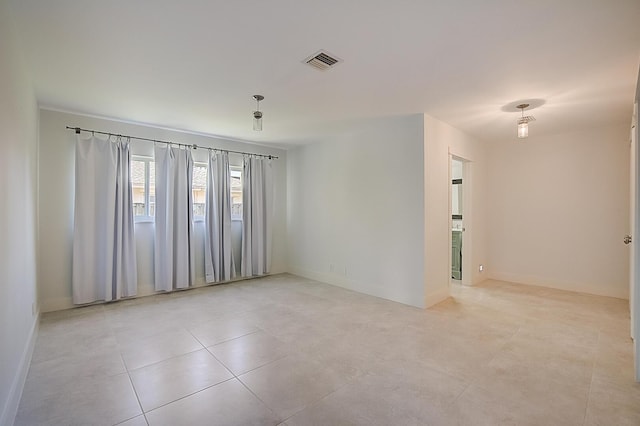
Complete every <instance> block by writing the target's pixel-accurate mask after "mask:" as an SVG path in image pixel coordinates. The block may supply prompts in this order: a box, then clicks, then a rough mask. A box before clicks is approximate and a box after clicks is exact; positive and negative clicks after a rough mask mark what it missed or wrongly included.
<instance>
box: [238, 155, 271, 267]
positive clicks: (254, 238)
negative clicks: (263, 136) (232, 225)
mask: <svg viewBox="0 0 640 426" xmlns="http://www.w3.org/2000/svg"><path fill="white" fill-rule="evenodd" d="M272 182H273V179H272V168H271V160H269V159H266V158H253V157H251V156H245V157H244V161H243V167H242V264H241V269H240V270H241V274H242V276H243V277H250V276H255V275H264V274H268V273H269V270H270V268H271V238H272V230H271V222H272V217H273V183H272Z"/></svg>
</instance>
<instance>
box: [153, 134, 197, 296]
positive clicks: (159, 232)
mask: <svg viewBox="0 0 640 426" xmlns="http://www.w3.org/2000/svg"><path fill="white" fill-rule="evenodd" d="M154 154H155V163H156V164H155V167H156V176H155V179H156V183H155V184H156V188H155V190H156V210H155V214H156V219H155V230H156V236H155V255H154V259H155V288H156V290H157V291H171V290H174V289H178V288H186V287H189V286H191V285H193V283H194V277H195V260H194V248H193V247H194V239H193V193H192V192H191V190H192V178H193V158H192V157H191V151H190V150H188V149H183V148H176V147H172V146H170V145H166V144H156V146H155V149H154Z"/></svg>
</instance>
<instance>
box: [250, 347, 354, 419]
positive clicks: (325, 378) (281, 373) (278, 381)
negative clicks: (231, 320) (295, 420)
mask: <svg viewBox="0 0 640 426" xmlns="http://www.w3.org/2000/svg"><path fill="white" fill-rule="evenodd" d="M239 379H240V380H241V381H242V383H244V384H245V385H246V386H247V387H248V388H249V389H250V390H251V392H253V393H254V394H255V395H257V396H258V398H260V399H261V400H262V401H263V402H264V403H265V404H266V405H267V407H269V408H270V409H271V410H273V412H275V413H276V414H277V415H278V416H279V417H281V418H282V419H286V418H288V417H290V416H291V415H293V414H295V413H297V412H298V411H300V410H302V409H303V408H305V407H306V406H308V405H310V404H313V403H315V402H317V401H319V400H320V399H321V398H323V397H325V396H326V395H328V394H330V393H331V392H333V391H335V390H336V389H339V388H340V387H342V386H344V385H345V384H346V383H347V382H348V380H349V379H348V378H346V377H344V376H342V375H341V374H340V372H337V371H335V370H333V369H332V368H330V367H328V366H326V365H322V364H320V363H318V362H315V361H312V360H308V359H305V357H304V356H287V357H285V358H282V359H279V360H278V361H275V362H272V363H270V364H267V365H265V366H263V367H260V368H258V369H255V370H252V371H250V372H248V373H246V374H243V375H241V376H239Z"/></svg>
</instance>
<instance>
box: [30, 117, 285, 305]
mask: <svg viewBox="0 0 640 426" xmlns="http://www.w3.org/2000/svg"><path fill="white" fill-rule="evenodd" d="M67 125H68V126H74V127H75V126H78V127H82V128H87V129H94V130H101V131H106V132H113V133H120V134H127V135H133V136H140V137H146V138H151V139H154V138H155V139H161V140H170V141H176V142H180V143H187V144H197V145H199V146H203V147H205V146H207V147H216V148H221V149H229V150H236V151H248V152H255V153H259V154H271V155H277V156H279V157H280V159H279V160H274V162H273V164H274V186H275V191H276V194H275V201H274V205H275V216H274V234H273V235H274V238H273V244H274V246H273V264H272V273H279V272H285V271H286V270H287V260H286V183H287V182H286V173H287V171H286V163H287V159H286V157H287V153H286V151H284V150H281V149H273V148H267V147H263V146H259V145H253V144H247V143H242V142H235V141H229V140H223V139H217V138H210V137H205V136H200V135H194V134H188V133H181V132H175V131H170V130H164V129H158V128H153V127H147V126H142V125H137V124H130V123H123V122H118V121H111V120H105V119H100V118H93V117H87V116H81V115H76V114H69V113H63V112H58V111H51V110H45V109H42V110H40V144H39V155H40V158H41V159H42V160H41V161H40V167H39V179H40V195H39V211H40V226H39V247H40V257H39V262H38V268H39V269H38V271H39V274H40V275H39V280H38V281H39V284H38V285H39V294H40V303H41V306H42V310H43V311H50V310H58V309H65V308H68V307H71V306H72V303H71V258H72V242H73V203H74V179H75V153H74V152H75V151H74V143H75V134H74V132H73V131H70V130H66V129H65V127H66V126H67ZM131 151H132V153H133V154H134V155H153V144H152V143H151V142H142V141H133V142H132V144H131ZM193 156H194V160H195V161H200V162H206V158H207V151H206V150H204V149H201V150H196V151H193ZM241 160H242V157H241V156H240V155H235V154H230V156H229V161H230V163H231V165H238V166H240V165H241V164H242V163H241ZM239 224H240V223H239V222H238V223H234V229H235V231H236V234H237V235H239V230H240V227H239ZM194 231H195V232H194V233H195V241H196V281H197V283H196V285H203V284H204V223H203V222H198V223H196V224H195V226H194ZM135 232H136V255H137V262H138V295H139V296H140V295H146V294H152V293H153V292H154V288H153V235H154V231H153V223H137V224H136V226H135ZM238 239H239V237H238ZM237 244H239V242H236V245H237ZM238 261H239V259H238Z"/></svg>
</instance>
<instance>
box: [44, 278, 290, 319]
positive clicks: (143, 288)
mask: <svg viewBox="0 0 640 426" xmlns="http://www.w3.org/2000/svg"><path fill="white" fill-rule="evenodd" d="M283 273H285V272H271V273H269V274H265V275H259V276H258V275H256V276H251V277H237V278H234V279H232V280H230V281H222V282H217V283H208V282H206V281H205V278H204V277H197V278H196V280H195V283H194V284H193V285H192V286H191V287H186V288H181V289H178V290H174V291H188V290H191V289H194V288H202V287H210V286H214V285H220V284H232V283H236V282H239V281H246V280H252V279H255V278H261V277H269V276H273V275H278V274H283ZM166 293H167V292H166V291H156V290H155V288H154V287H153V284H151V285H145V284H142V285H140V284H138V294H136V295H135V296H131V297H129V298H126V299H135V298H138V297H147V296H153V295H156V294H166ZM169 293H171V292H169ZM103 303H105V302H104V301H96V302H94V303H87V304H86V305H74V303H73V299H72V298H71V297H59V298H55V299H46V300H42V301H41V302H40V312H42V313H45V312H54V311H63V310H65V309H71V308H78V307H80V306H88V305H99V304H103Z"/></svg>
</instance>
